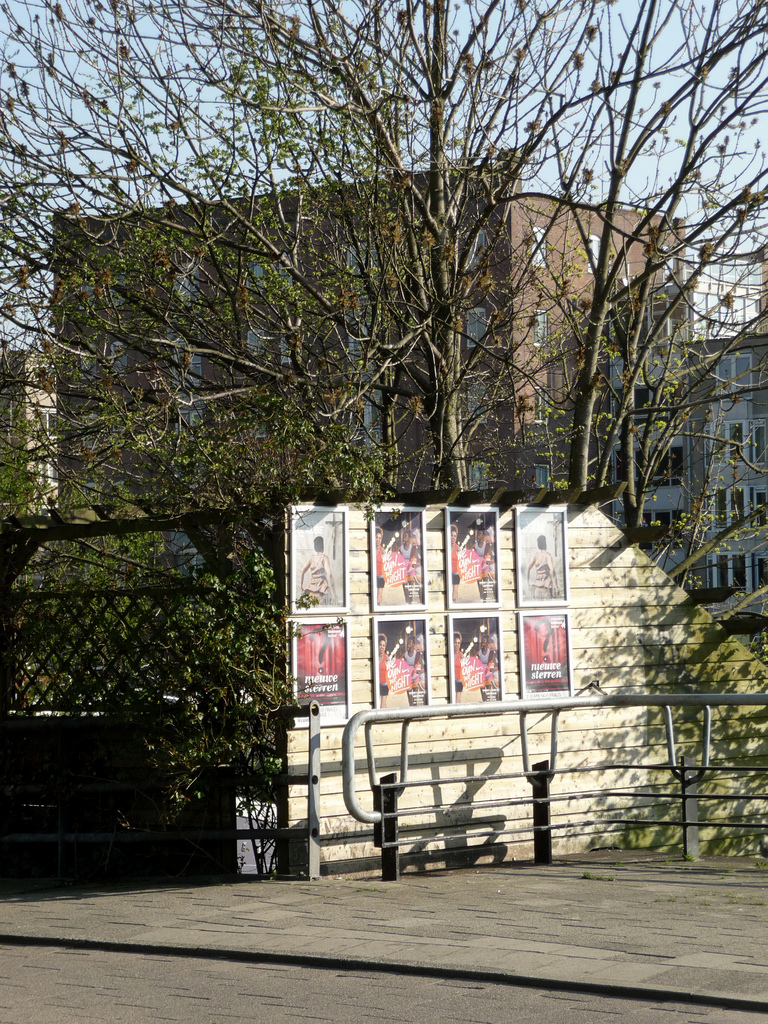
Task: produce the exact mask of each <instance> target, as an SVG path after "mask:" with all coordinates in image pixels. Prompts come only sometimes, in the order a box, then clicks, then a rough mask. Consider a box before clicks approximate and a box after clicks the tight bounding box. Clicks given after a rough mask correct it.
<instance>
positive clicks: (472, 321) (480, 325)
mask: <svg viewBox="0 0 768 1024" xmlns="http://www.w3.org/2000/svg"><path fill="white" fill-rule="evenodd" d="M487 329H488V321H487V319H486V315H485V306H475V308H474V309H470V311H469V312H468V313H467V348H474V347H475V346H476V345H477V343H478V342H479V341H482V340H483V338H484V337H485V332H486V330H487Z"/></svg>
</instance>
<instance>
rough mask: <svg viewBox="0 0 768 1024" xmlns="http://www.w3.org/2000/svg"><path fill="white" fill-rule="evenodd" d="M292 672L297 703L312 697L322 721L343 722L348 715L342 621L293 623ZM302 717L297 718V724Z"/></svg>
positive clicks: (346, 647) (345, 638)
mask: <svg viewBox="0 0 768 1024" xmlns="http://www.w3.org/2000/svg"><path fill="white" fill-rule="evenodd" d="M294 628H295V631H296V632H295V635H294V638H293V675H294V677H295V680H296V684H295V685H296V697H297V699H298V701H299V703H300V704H308V703H309V702H310V701H312V700H316V701H317V703H318V704H319V705H320V718H321V720H322V722H323V723H331V722H346V720H347V719H348V718H349V715H350V707H349V701H350V687H349V643H348V634H347V625H346V623H343V622H313V621H304V622H300V623H296V624H294ZM302 722H304V724H306V720H304V719H297V723H298V724H301V723H302Z"/></svg>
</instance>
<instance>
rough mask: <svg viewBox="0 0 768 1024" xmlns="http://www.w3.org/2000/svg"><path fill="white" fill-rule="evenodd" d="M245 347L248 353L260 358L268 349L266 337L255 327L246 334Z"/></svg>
mask: <svg viewBox="0 0 768 1024" xmlns="http://www.w3.org/2000/svg"><path fill="white" fill-rule="evenodd" d="M245 347H246V349H247V351H248V353H249V354H250V355H252V356H253V357H254V358H256V359H260V358H261V357H262V356H263V355H264V352H265V350H266V346H265V344H264V338H263V337H262V336H261V334H259V332H258V331H254V330H253V329H250V330H249V331H248V333H247V334H246V336H245Z"/></svg>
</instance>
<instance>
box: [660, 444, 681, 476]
mask: <svg viewBox="0 0 768 1024" xmlns="http://www.w3.org/2000/svg"><path fill="white" fill-rule="evenodd" d="M682 475H683V446H682V445H681V444H673V445H671V447H670V448H668V449H667V451H666V452H664V454H663V455H662V457H661V459H660V460H659V463H658V465H657V467H656V470H655V472H654V474H653V478H654V480H656V481H657V482H661V483H666V484H670V485H671V486H673V487H677V486H679V484H680V480H681V478H682Z"/></svg>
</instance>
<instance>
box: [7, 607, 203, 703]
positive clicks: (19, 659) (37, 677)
mask: <svg viewBox="0 0 768 1024" xmlns="http://www.w3.org/2000/svg"><path fill="white" fill-rule="evenodd" d="M205 597H206V591H204V590H203V589H202V588H195V589H193V588H182V587H179V588H175V589H174V588H171V589H169V588H162V589H161V588H149V587H148V588H140V589H136V590H131V591H118V590H89V591H85V590H83V591H68V592H66V593H35V592H33V593H25V594H14V595H12V596H11V597H9V598H6V599H5V600H4V602H3V605H4V618H5V623H4V625H5V630H4V632H5V645H6V647H5V652H4V658H5V678H6V710H7V711H8V712H9V713H22V714H39V713H41V712H42V713H44V712H51V711H67V712H72V711H73V710H75V709H76V710H77V711H78V712H79V713H80V714H89V713H95V712H100V713H115V712H116V711H121V710H125V703H126V701H127V702H128V703H130V701H131V697H132V696H134V695H135V694H136V693H137V691H139V690H140V691H142V692H144V693H147V692H151V691H156V692H157V694H158V695H160V694H162V693H163V692H165V691H167V692H169V693H171V694H172V692H173V681H174V679H175V678H176V677H178V676H179V674H180V672H181V670H182V666H183V664H184V660H185V658H186V657H187V656H188V654H189V650H188V643H189V637H188V636H187V635H186V632H187V628H188V623H187V622H186V621H183V620H184V615H183V613H184V612H185V610H188V608H189V604H190V602H195V601H197V602H199V601H204V600H205Z"/></svg>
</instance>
